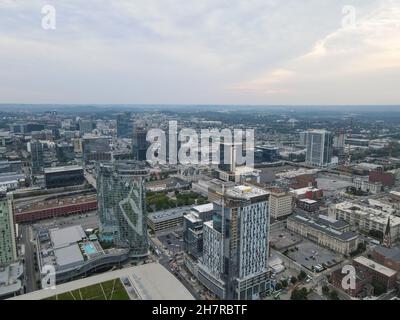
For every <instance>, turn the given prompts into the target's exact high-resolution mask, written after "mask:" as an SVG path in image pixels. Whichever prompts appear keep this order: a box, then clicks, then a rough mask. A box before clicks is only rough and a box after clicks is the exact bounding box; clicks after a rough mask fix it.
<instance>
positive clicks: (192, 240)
mask: <svg viewBox="0 0 400 320" xmlns="http://www.w3.org/2000/svg"><path fill="white" fill-rule="evenodd" d="M213 212H214V205H213V204H212V203H207V204H203V205H199V206H195V207H193V208H191V210H190V212H189V213H187V214H186V215H185V216H184V217H183V241H184V250H185V253H187V254H189V255H190V256H191V257H193V258H194V259H195V260H196V261H197V260H198V259H199V258H200V257H201V256H202V255H203V225H204V223H205V222H207V221H211V220H212V216H213Z"/></svg>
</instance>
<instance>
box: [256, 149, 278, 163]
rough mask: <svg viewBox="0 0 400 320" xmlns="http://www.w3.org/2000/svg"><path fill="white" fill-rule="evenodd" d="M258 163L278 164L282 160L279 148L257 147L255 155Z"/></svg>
mask: <svg viewBox="0 0 400 320" xmlns="http://www.w3.org/2000/svg"><path fill="white" fill-rule="evenodd" d="M254 159H255V162H256V163H263V162H276V161H279V160H280V159H281V156H280V154H279V148H276V147H268V146H265V147H256V148H255V153H254Z"/></svg>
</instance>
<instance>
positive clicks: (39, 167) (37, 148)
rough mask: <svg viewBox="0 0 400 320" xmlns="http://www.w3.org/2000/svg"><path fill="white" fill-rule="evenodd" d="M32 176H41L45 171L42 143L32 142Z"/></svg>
mask: <svg viewBox="0 0 400 320" xmlns="http://www.w3.org/2000/svg"><path fill="white" fill-rule="evenodd" d="M30 151H31V169H32V174H41V173H43V169H44V155H43V144H42V143H41V142H40V141H32V142H30Z"/></svg>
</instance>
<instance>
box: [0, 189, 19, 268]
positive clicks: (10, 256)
mask: <svg viewBox="0 0 400 320" xmlns="http://www.w3.org/2000/svg"><path fill="white" fill-rule="evenodd" d="M16 259H17V246H16V242H15V226H14V216H13V209H12V194H7V193H6V191H5V190H0V266H4V265H8V264H10V263H12V262H14V261H15V260H16Z"/></svg>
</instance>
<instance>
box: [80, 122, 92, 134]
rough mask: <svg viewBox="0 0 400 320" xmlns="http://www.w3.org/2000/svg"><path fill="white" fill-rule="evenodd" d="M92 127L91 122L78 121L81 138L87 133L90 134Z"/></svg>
mask: <svg viewBox="0 0 400 320" xmlns="http://www.w3.org/2000/svg"><path fill="white" fill-rule="evenodd" d="M93 127H94V126H93V121H92V120H86V119H80V120H79V132H80V134H81V136H83V135H84V134H87V133H92V131H93Z"/></svg>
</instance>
